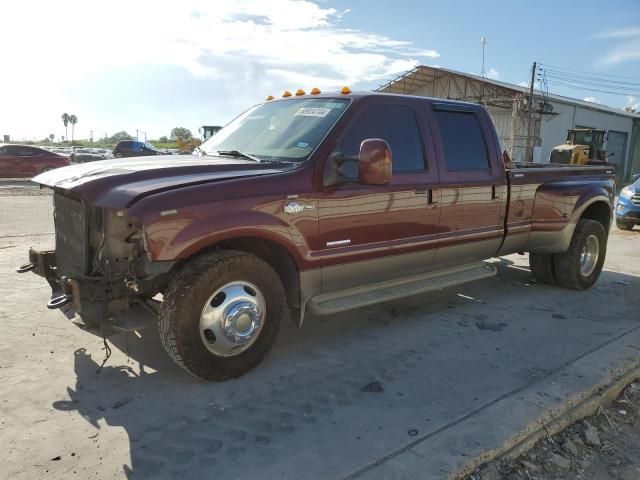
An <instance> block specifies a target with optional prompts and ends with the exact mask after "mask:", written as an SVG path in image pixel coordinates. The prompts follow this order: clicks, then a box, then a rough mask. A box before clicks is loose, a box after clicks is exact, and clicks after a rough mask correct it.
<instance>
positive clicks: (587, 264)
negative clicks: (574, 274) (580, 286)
mask: <svg viewBox="0 0 640 480" xmlns="http://www.w3.org/2000/svg"><path fill="white" fill-rule="evenodd" d="M599 251H600V244H599V242H598V237H596V236H595V235H589V236H588V237H587V240H586V241H585V242H584V245H583V246H582V253H580V273H581V274H582V276H583V277H588V276H589V275H591V274H592V273H593V271H594V270H595V269H596V264H597V263H598V255H599Z"/></svg>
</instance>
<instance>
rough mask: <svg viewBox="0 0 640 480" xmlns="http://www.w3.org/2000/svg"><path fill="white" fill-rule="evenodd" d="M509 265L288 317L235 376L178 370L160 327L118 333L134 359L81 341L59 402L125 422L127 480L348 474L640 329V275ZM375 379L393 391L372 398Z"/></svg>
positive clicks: (94, 420)
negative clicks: (533, 271) (584, 281)
mask: <svg viewBox="0 0 640 480" xmlns="http://www.w3.org/2000/svg"><path fill="white" fill-rule="evenodd" d="M497 266H498V269H499V273H498V275H497V277H496V278H495V279H493V280H488V281H483V282H476V283H473V284H469V285H465V286H463V287H460V288H451V289H447V290H445V291H444V292H437V293H434V294H431V295H428V296H424V297H413V298H410V299H405V300H402V301H396V302H390V303H386V304H383V305H379V306H375V307H367V308H363V309H360V310H357V311H355V312H351V313H347V314H342V315H336V316H333V317H326V318H311V319H308V320H307V322H306V324H305V325H304V326H303V328H302V329H301V330H297V329H295V328H294V327H292V326H285V328H283V332H282V334H281V337H280V339H279V341H278V342H277V344H276V347H275V349H274V352H273V353H272V355H271V356H270V357H269V358H268V359H267V361H265V363H264V364H263V365H261V366H259V367H258V368H257V369H255V370H254V371H252V372H250V373H249V374H247V375H245V376H244V377H242V378H239V379H235V380H231V381H227V382H224V383H218V384H215V383H205V382H201V381H199V380H197V379H195V378H193V377H191V376H189V375H188V374H187V373H185V372H184V371H182V370H181V369H180V368H179V367H177V366H175V365H174V364H173V363H172V362H171V361H170V360H169V358H168V357H167V356H166V355H165V353H164V351H163V349H162V347H161V346H160V342H159V339H158V335H157V333H156V331H155V329H154V328H153V327H150V328H147V329H145V330H143V331H142V337H141V338H138V337H137V336H135V335H133V334H131V335H128V336H124V335H116V336H114V337H112V338H111V339H110V344H111V345H112V346H114V347H116V348H118V349H120V350H122V351H123V352H128V353H129V360H128V362H127V363H125V364H122V365H114V364H113V363H111V361H107V363H106V364H105V366H104V367H102V368H101V367H100V364H101V363H102V360H103V358H102V357H99V358H96V357H95V356H92V355H89V354H88V353H87V352H86V351H85V350H84V349H82V348H80V349H78V350H76V352H75V359H74V368H75V374H76V376H77V381H76V384H75V385H74V386H70V387H68V388H67V393H68V397H69V400H64V401H58V402H55V403H54V405H53V406H54V408H56V409H58V410H63V411H74V412H77V413H78V414H79V415H81V416H82V417H83V418H84V419H86V421H87V422H89V423H90V424H91V425H93V426H94V427H96V428H99V427H100V424H101V423H102V422H104V423H106V424H107V425H109V426H119V427H122V428H124V429H125V430H126V432H127V435H128V437H129V442H130V453H131V461H130V465H124V466H123V469H124V472H125V473H126V475H127V476H128V477H129V478H141V477H151V476H153V478H175V477H177V476H184V475H189V474H191V475H196V476H199V475H202V474H204V473H209V474H215V475H216V476H219V477H220V478H222V477H224V478H245V477H246V478H255V477H256V476H262V477H263V478H271V475H274V474H278V475H279V477H282V478H296V479H298V478H318V477H323V478H335V477H342V476H345V475H347V474H348V473H350V472H353V471H356V470H358V469H359V468H360V467H362V465H364V464H366V463H367V462H370V461H374V460H375V459H376V458H380V457H382V456H383V455H385V454H386V453H388V452H389V451H392V450H394V449H396V448H400V447H402V445H404V444H406V443H407V442H410V441H413V440H415V438H420V436H423V435H431V434H434V432H436V431H438V429H442V428H446V425H447V424H449V423H451V422H455V421H456V419H458V418H460V417H461V416H464V415H466V414H468V413H469V412H471V411H474V409H475V410H477V409H479V408H482V406H483V405H485V404H489V403H490V402H492V401H494V400H495V398H497V397H499V396H500V395H502V394H503V393H504V392H505V391H508V390H510V389H513V388H516V387H517V386H522V385H526V384H531V383H533V382H536V381H538V380H540V379H541V378H544V377H545V376H547V375H550V374H551V373H553V372H554V371H555V370H557V369H558V368H560V366H562V365H566V364H567V362H570V361H572V359H575V358H579V356H580V355H584V353H585V352H586V351H588V350H590V349H594V348H597V347H598V345H600V344H603V343H606V342H608V341H611V339H613V338H617V337H618V336H620V335H622V334H624V332H627V331H629V330H633V329H635V328H638V327H639V325H640V323H639V321H638V318H637V317H635V318H631V316H630V315H629V312H631V311H636V312H637V311H638V307H639V306H640V303H639V300H638V296H637V295H635V297H634V296H633V295H630V294H629V293H630V292H631V291H635V292H638V291H639V289H640V279H639V278H638V277H634V276H630V275H625V274H621V273H615V272H611V271H605V272H603V274H602V276H601V278H600V280H599V282H598V284H597V285H596V287H594V289H592V290H590V291H587V292H574V291H569V290H564V289H560V288H553V287H548V286H545V285H539V284H536V283H534V282H532V281H531V280H530V273H529V271H528V269H526V268H523V267H521V266H517V265H515V264H514V263H513V262H512V261H510V260H505V259H502V260H500V261H498V262H497ZM596 292H597V295H596ZM619 292H625V296H624V298H627V302H629V303H628V304H616V303H615V299H616V298H623V296H620V295H618V293H619ZM596 297H598V298H596ZM633 298H635V300H629V299H633ZM577 327H579V328H577ZM551 338H553V339H556V340H550V339H551ZM557 338H565V339H566V340H565V341H561V342H558V341H557ZM373 381H379V382H380V384H381V386H382V387H383V391H381V392H377V393H375V392H374V393H371V392H367V391H366V389H365V391H363V387H364V386H366V385H368V384H369V383H370V382H373Z"/></svg>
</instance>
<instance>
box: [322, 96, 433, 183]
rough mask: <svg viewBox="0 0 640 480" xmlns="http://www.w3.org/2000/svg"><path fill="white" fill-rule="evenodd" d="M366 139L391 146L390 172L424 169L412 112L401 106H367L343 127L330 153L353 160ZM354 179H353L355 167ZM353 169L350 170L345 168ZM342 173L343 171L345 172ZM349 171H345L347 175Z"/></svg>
mask: <svg viewBox="0 0 640 480" xmlns="http://www.w3.org/2000/svg"><path fill="white" fill-rule="evenodd" d="M367 138H381V139H383V140H385V141H386V142H387V143H388V144H389V147H391V158H392V159H393V171H394V172H408V171H415V170H425V169H426V167H425V163H424V155H423V150H422V138H421V137H420V130H419V128H418V122H417V121H416V116H415V113H414V112H413V109H412V108H411V107H407V106H404V105H371V106H368V107H366V108H365V109H364V111H363V112H362V113H361V114H360V115H359V116H358V117H357V118H356V120H355V122H353V123H351V125H350V126H349V127H348V128H347V130H346V131H345V133H344V135H343V136H342V139H341V140H340V142H339V143H338V145H337V146H336V148H335V150H334V152H340V153H342V154H344V155H346V156H350V157H357V156H358V154H359V153H360V144H361V143H362V141H363V140H366V139H367ZM350 163H352V165H351V166H352V167H353V166H355V176H357V165H355V163H354V162H350ZM349 170H353V168H349ZM345 173H346V172H345ZM352 173H353V172H348V175H349V176H351V175H352Z"/></svg>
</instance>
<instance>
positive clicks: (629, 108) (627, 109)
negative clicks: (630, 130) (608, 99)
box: [624, 105, 636, 113]
mask: <svg viewBox="0 0 640 480" xmlns="http://www.w3.org/2000/svg"><path fill="white" fill-rule="evenodd" d="M624 109H625V111H626V112H629V113H636V109H635V108H633V107H632V106H631V105H629V106H628V107H624Z"/></svg>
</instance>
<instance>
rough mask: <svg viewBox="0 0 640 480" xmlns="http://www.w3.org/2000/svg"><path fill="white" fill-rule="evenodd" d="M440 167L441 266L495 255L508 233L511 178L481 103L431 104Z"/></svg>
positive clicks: (438, 261) (437, 262)
mask: <svg viewBox="0 0 640 480" xmlns="http://www.w3.org/2000/svg"><path fill="white" fill-rule="evenodd" d="M429 116H430V119H431V124H432V131H433V132H434V136H435V148H436V155H437V161H438V169H439V172H440V210H441V216H440V227H441V229H442V236H441V242H440V245H441V247H440V249H439V250H438V254H437V257H436V265H437V266H438V267H446V266H451V265H457V264H463V263H469V262H472V261H476V260H484V259H487V258H491V257H492V256H494V255H495V254H496V253H497V251H498V249H499V248H500V244H501V243H502V239H503V235H504V226H503V222H504V209H505V206H506V197H507V184H506V177H505V175H504V167H503V166H502V163H499V162H501V161H502V159H501V158H500V156H499V154H498V153H499V146H498V145H497V144H496V142H497V138H496V136H495V134H494V130H493V128H492V126H491V123H490V122H491V119H490V117H489V115H488V113H486V112H485V111H484V110H482V109H481V108H480V107H475V106H466V105H459V104H438V103H434V104H432V108H431V110H430V112H429Z"/></svg>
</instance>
